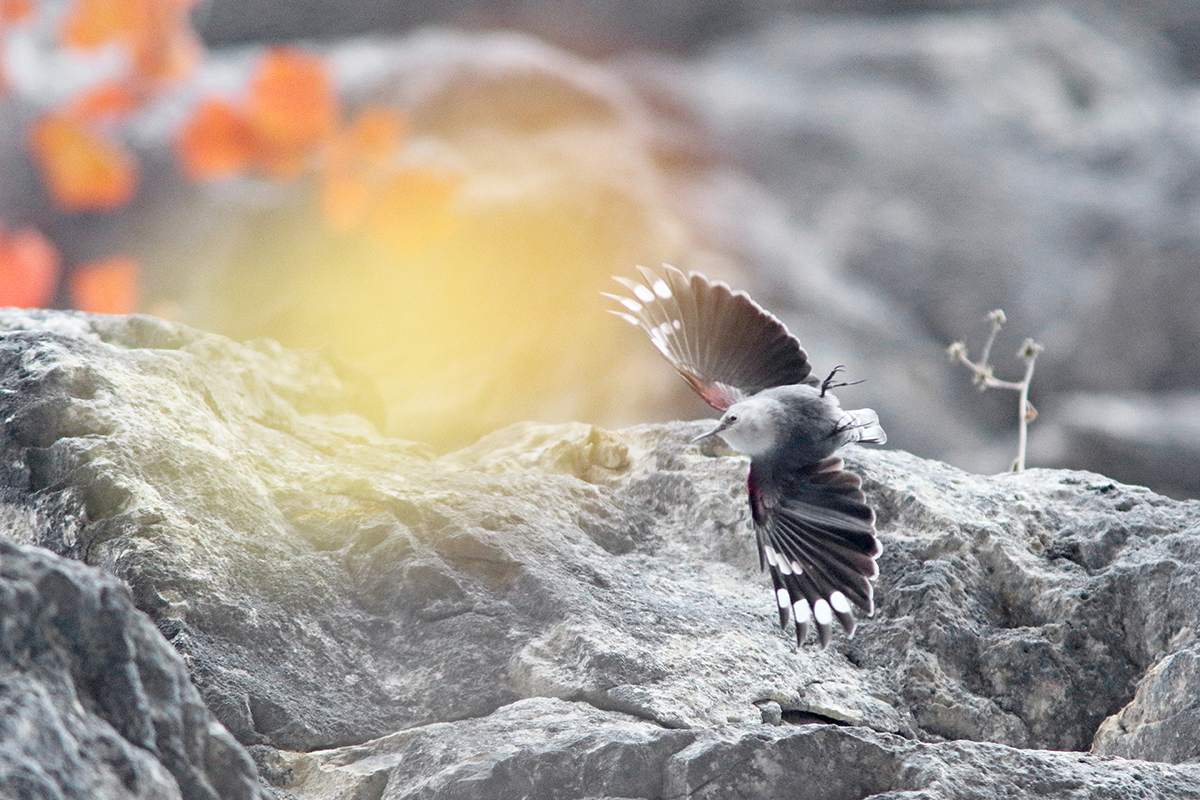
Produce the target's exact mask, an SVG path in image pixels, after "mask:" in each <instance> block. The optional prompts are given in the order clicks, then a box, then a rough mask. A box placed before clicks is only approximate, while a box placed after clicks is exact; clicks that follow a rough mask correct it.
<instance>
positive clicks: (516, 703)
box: [0, 310, 1200, 800]
mask: <svg viewBox="0 0 1200 800" xmlns="http://www.w3.org/2000/svg"><path fill="white" fill-rule="evenodd" d="M850 391H852V390H850ZM845 399H847V400H852V398H851V397H849V395H847V397H846V398H845ZM378 408H379V403H378V399H377V397H376V395H375V394H374V393H373V389H372V387H371V385H370V383H369V381H367V380H365V379H363V378H361V377H360V376H359V375H358V374H357V373H356V372H355V371H354V370H353V369H351V368H350V367H348V366H346V365H343V364H338V363H336V362H332V361H329V360H326V359H323V358H321V357H319V356H317V355H314V354H309V353H299V352H293V351H287V350H283V349H281V348H279V347H278V346H276V345H273V344H272V343H270V342H267V341H259V342H251V343H248V344H237V343H235V342H232V341H230V340H228V339H224V338H221V337H218V336H214V335H210V334H205V333H201V332H198V331H195V330H191V329H188V328H184V327H181V326H176V325H172V324H168V323H165V322H161V321H159V320H156V319H153V318H149V317H129V318H110V317H93V316H87V315H80V314H74V313H69V312H21V311H12V310H9V311H2V312H0V420H3V425H4V431H3V438H2V440H0V455H2V458H0V486H2V491H3V494H2V495H0V500H2V504H0V520H3V521H4V523H5V535H6V537H7V539H8V542H7V543H5V544H3V545H2V549H0V606H2V608H3V628H2V634H3V636H2V640H0V644H2V646H0V665H2V666H0V670H2V671H0V697H3V703H0V731H2V732H3V735H0V776H3V777H2V778H0V794H4V795H5V796H14V797H38V798H41V797H47V798H51V797H80V796H90V797H113V798H124V797H138V798H141V797H155V798H158V797H184V798H215V797H221V798H234V797H238V798H241V797H255V796H262V797H270V796H271V795H272V794H274V795H275V796H277V797H279V798H323V799H327V798H382V797H387V798H418V797H419V798H459V797H463V798H466V797H488V798H509V797H511V798H518V797H553V798H584V797H625V798H668V797H669V798H685V797H697V798H699V797H730V796H738V797H763V798H767V797H779V796H783V795H785V794H792V795H796V794H797V793H800V794H802V795H803V796H806V797H812V798H864V797H871V798H923V799H927V800H932V799H933V798H958V797H980V798H987V797H1006V798H1020V797H1029V798H1033V797H1039V798H1084V797H1088V798H1103V797H1112V798H1117V797H1131V796H1136V797H1142V798H1184V797H1200V765H1196V764H1195V763H1189V762H1195V761H1196V760H1197V759H1200V734H1198V733H1197V731H1198V730H1200V726H1198V724H1197V720H1198V717H1200V702H1197V700H1196V698H1197V697H1198V696H1200V692H1198V691H1197V690H1198V689H1200V670H1198V668H1197V667H1198V662H1200V659H1198V658H1197V653H1198V652H1200V642H1198V641H1197V638H1196V628H1197V623H1198V620H1200V604H1198V603H1197V601H1196V597H1198V596H1200V537H1198V536H1197V530H1198V527H1200V503H1197V502H1194V501H1192V502H1178V501H1174V500H1171V499H1168V498H1165V497H1162V496H1159V495H1155V494H1153V493H1152V492H1150V491H1148V490H1146V489H1142V488H1138V487H1133V486H1125V485H1120V484H1117V483H1114V482H1112V481H1110V480H1108V479H1106V478H1104V477H1101V476H1100V475H1097V474H1093V473H1085V472H1066V471H1048V470H1031V471H1028V472H1025V473H1022V474H1005V475H1000V476H993V477H984V476H978V475H971V474H967V473H964V472H960V471H958V470H955V469H953V468H951V467H948V466H946V465H944V464H942V463H939V462H933V461H925V460H921V459H918V458H916V457H913V456H911V455H908V454H906V453H903V452H899V451H886V450H866V449H859V450H852V451H851V452H850V453H849V455H848V460H849V462H850V463H851V466H852V467H853V468H854V469H855V470H856V471H858V472H859V473H860V474H862V475H863V476H864V480H865V485H866V489H867V493H868V495H869V499H870V501H871V502H872V503H873V504H874V505H875V507H876V508H877V509H878V511H879V529H880V535H881V538H882V540H883V543H884V555H883V557H882V560H881V576H880V580H879V584H878V589H877V602H878V610H877V612H876V614H875V617H874V618H873V619H870V620H866V621H864V622H863V623H862V624H861V625H860V626H859V629H858V632H857V633H856V635H855V637H854V638H853V639H846V638H844V637H841V636H838V637H836V638H835V640H834V643H833V644H832V645H831V646H830V648H829V649H827V650H824V651H822V650H818V649H816V648H815V647H811V646H810V647H808V648H805V649H803V650H799V651H798V650H797V649H796V647H795V643H794V640H793V639H792V637H791V633H790V631H780V630H779V629H778V618H777V615H776V613H775V609H774V606H773V603H772V600H771V594H770V590H769V586H768V582H767V580H766V578H765V577H764V576H763V575H761V574H760V573H759V571H758V563H757V557H756V555H755V553H754V549H753V543H752V538H751V536H750V534H749V531H748V528H747V519H746V518H747V508H746V502H745V488H744V480H745V471H746V468H747V463H746V461H745V459H744V458H742V457H740V456H735V455H730V454H728V453H713V452H702V451H701V450H700V449H699V448H697V447H695V446H690V445H688V444H687V441H688V439H689V438H690V437H691V436H693V435H694V434H695V433H696V432H697V431H698V430H700V429H701V425H700V423H675V424H669V425H653V426H643V427H637V428H631V429H628V430H622V431H605V430H601V429H598V428H595V427H592V426H589V425H585V424H571V425H554V426H549V425H536V424H532V423H526V424H520V425H516V426H511V427H508V428H505V429H502V430H500V431H497V432H495V433H493V434H491V435H489V436H487V437H484V439H482V440H480V441H479V442H477V443H476V444H475V445H473V446H471V447H468V448H466V449H464V450H460V451H458V452H455V453H451V454H449V455H445V456H441V457H436V456H435V455H434V454H433V453H432V452H430V451H429V450H428V449H427V448H424V447H422V446H421V445H417V444H412V443H408V442H403V441H398V440H395V439H389V438H386V437H384V436H382V435H381V434H380V433H379V432H378V427H379V419H378V416H379V412H378ZM168 643H169V644H168ZM251 759H253V762H252V761H251ZM255 762H256V764H257V767H255V765H254V763H255ZM81 787H82V788H81Z"/></svg>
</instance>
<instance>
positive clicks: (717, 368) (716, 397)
mask: <svg viewBox="0 0 1200 800" xmlns="http://www.w3.org/2000/svg"><path fill="white" fill-rule="evenodd" d="M638 270H639V271H640V272H641V274H642V279H643V281H644V283H639V282H637V281H634V280H630V279H628V278H622V277H615V276H614V277H615V280H617V281H618V282H619V283H620V284H621V285H622V286H624V287H625V288H626V289H628V290H629V292H630V295H631V296H621V295H615V294H607V293H606V296H607V297H610V298H612V299H613V300H616V301H617V302H618V303H620V304H621V305H622V306H623V308H622V309H621V310H617V311H613V312H612V313H614V314H616V315H617V316H619V317H621V318H622V319H624V320H625V321H627V322H629V323H631V324H633V325H637V326H638V327H640V328H641V329H642V330H644V331H645V332H646V333H647V334H649V336H650V341H651V342H653V343H654V346H655V347H657V348H658V350H659V352H661V353H662V354H663V355H664V356H666V357H667V360H668V361H670V362H671V364H672V365H673V366H674V367H675V369H676V370H678V371H679V374H681V375H682V376H683V377H684V378H685V379H687V382H688V383H690V384H691V385H692V388H693V389H695V390H696V392H697V394H699V395H700V396H701V397H703V398H704V401H705V402H706V403H708V404H709V405H710V406H712V407H713V408H717V409H720V410H722V411H724V410H725V409H726V408H728V407H729V406H731V405H733V404H734V403H736V402H738V401H739V400H744V399H745V398H747V397H749V396H750V395H752V394H755V393H756V392H760V391H762V390H763V389H769V388H771V387H772V386H786V385H789V384H794V383H806V382H808V383H814V380H813V379H810V377H809V373H810V372H811V371H812V368H811V366H809V363H808V355H807V354H806V353H805V352H804V348H802V347H801V346H800V341H799V340H798V339H797V338H796V337H795V336H793V335H792V334H791V333H789V332H788V329H787V328H786V327H785V326H784V324H783V323H782V322H780V321H779V320H778V319H776V318H775V316H774V315H773V314H771V313H770V312H769V311H767V310H766V309H764V308H763V307H762V306H760V305H759V304H758V303H756V302H754V301H753V300H751V299H750V295H748V294H746V293H745V292H742V291H734V290H733V289H730V288H729V286H728V285H727V284H725V283H723V282H721V281H710V280H709V279H708V278H706V277H704V276H703V275H701V274H699V273H697V272H693V273H691V274H690V275H684V274H683V273H682V272H680V271H679V270H677V269H675V268H674V267H671V266H667V265H665V264H664V265H663V269H662V272H661V273H659V272H656V271H654V270H650V269H647V268H645V267H638ZM814 385H815V383H814Z"/></svg>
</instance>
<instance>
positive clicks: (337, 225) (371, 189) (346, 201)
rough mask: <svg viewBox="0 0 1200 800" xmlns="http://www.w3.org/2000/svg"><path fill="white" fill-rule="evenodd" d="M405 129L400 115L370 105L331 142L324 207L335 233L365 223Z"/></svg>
mask: <svg viewBox="0 0 1200 800" xmlns="http://www.w3.org/2000/svg"><path fill="white" fill-rule="evenodd" d="M404 129H405V120H404V117H403V116H402V115H401V114H400V113H399V112H396V111H392V110H390V109H386V108H379V107H375V106H371V107H368V108H366V109H364V110H363V111H362V112H361V113H360V114H359V115H358V117H357V118H356V119H355V120H354V122H353V123H351V124H350V125H349V126H347V127H346V128H344V129H342V130H340V131H338V132H337V134H335V135H334V137H333V139H332V140H331V141H330V143H329V147H328V148H327V150H326V152H325V163H324V170H323V173H322V176H321V178H322V180H321V208H322V211H323V213H324V215H325V220H326V221H327V222H328V223H329V226H330V227H331V228H332V229H333V230H334V231H335V232H336V233H343V234H345V233H350V232H352V231H353V230H354V229H355V228H357V227H358V225H359V224H360V223H361V222H362V221H363V218H364V216H365V214H366V211H367V208H368V206H369V205H370V203H371V200H372V198H373V196H374V195H375V193H376V191H377V188H378V186H379V185H380V184H381V183H383V181H384V179H385V178H386V173H385V170H386V168H387V166H388V165H389V164H390V163H391V161H392V159H393V158H394V157H395V155H396V153H397V151H399V149H400V146H401V144H402V141H403V138H404Z"/></svg>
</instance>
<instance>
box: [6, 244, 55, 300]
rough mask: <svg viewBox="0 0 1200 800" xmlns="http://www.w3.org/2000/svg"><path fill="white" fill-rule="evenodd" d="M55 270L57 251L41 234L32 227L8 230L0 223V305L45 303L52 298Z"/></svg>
mask: <svg viewBox="0 0 1200 800" xmlns="http://www.w3.org/2000/svg"><path fill="white" fill-rule="evenodd" d="M58 271H59V258H58V251H57V250H56V249H55V248H54V245H52V244H51V243H50V241H49V240H48V239H47V238H46V237H45V236H42V234H40V233H38V232H37V231H36V230H34V229H33V228H21V229H20V230H17V231H14V232H13V233H9V232H8V231H6V230H5V229H4V228H3V227H0V305H8V306H18V307H20V308H37V307H39V306H44V305H46V304H47V303H49V302H50V301H51V300H52V299H53V298H54V289H55V286H56V285H57V284H58Z"/></svg>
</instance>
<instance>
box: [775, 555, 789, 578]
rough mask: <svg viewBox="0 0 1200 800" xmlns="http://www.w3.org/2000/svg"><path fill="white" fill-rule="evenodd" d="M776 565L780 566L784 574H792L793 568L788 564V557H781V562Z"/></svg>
mask: <svg viewBox="0 0 1200 800" xmlns="http://www.w3.org/2000/svg"><path fill="white" fill-rule="evenodd" d="M776 566H777V567H779V571H780V572H782V573H783V574H784V575H791V574H792V568H791V567H790V566H788V562H787V559H786V558H780V559H779V563H778V564H776Z"/></svg>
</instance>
